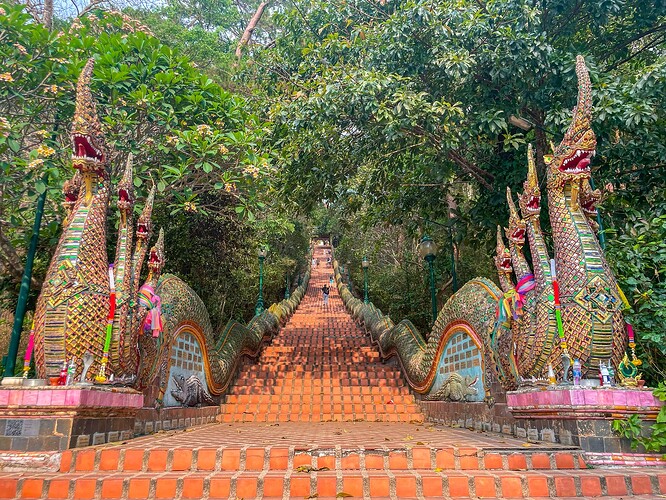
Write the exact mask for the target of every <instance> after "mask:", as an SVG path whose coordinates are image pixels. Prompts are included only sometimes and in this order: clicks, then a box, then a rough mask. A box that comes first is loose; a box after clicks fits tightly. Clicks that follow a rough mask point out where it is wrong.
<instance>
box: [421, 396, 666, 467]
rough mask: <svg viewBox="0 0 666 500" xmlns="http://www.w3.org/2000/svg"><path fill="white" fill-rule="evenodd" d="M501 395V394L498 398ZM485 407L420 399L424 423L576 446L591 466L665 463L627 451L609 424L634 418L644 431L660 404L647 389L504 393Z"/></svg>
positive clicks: (641, 452)
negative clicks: (496, 401)
mask: <svg viewBox="0 0 666 500" xmlns="http://www.w3.org/2000/svg"><path fill="white" fill-rule="evenodd" d="M502 396H504V395H502ZM498 399H499V401H500V402H498V403H496V404H495V405H494V406H492V407H488V405H486V404H485V403H462V402H460V403H455V402H444V401H420V402H419V404H420V405H421V407H422V409H423V411H424V412H425V414H426V415H427V417H428V420H431V421H435V422H438V423H442V424H445V425H451V426H456V427H466V428H470V429H475V430H477V431H487V432H495V433H503V434H507V435H511V436H515V437H518V438H522V439H526V440H527V441H531V442H537V441H542V442H549V443H557V444H562V445H567V446H578V447H580V448H582V449H583V451H584V452H585V457H586V462H587V463H589V464H592V465H636V466H646V465H657V466H664V465H666V460H664V459H663V456H662V455H660V454H652V453H645V450H641V449H640V448H639V449H637V450H636V449H632V448H631V443H630V442H629V440H628V439H625V438H622V437H620V436H619V435H618V434H616V433H615V432H614V431H613V429H612V423H613V420H617V419H622V418H626V417H628V416H629V415H634V414H637V415H639V416H640V417H641V419H642V420H643V421H644V422H645V427H649V425H651V423H652V422H653V421H654V420H655V419H656V416H657V414H658V413H659V410H660V408H661V406H662V405H663V403H662V402H661V401H659V400H658V399H657V398H655V397H654V396H653V395H652V392H651V391H650V390H649V389H624V388H618V387H611V388H603V387H599V388H576V389H574V388H573V386H566V387H562V386H556V387H554V388H544V389H528V390H520V391H512V392H508V393H506V402H504V397H501V398H498Z"/></svg>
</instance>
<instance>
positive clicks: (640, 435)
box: [612, 382, 666, 456]
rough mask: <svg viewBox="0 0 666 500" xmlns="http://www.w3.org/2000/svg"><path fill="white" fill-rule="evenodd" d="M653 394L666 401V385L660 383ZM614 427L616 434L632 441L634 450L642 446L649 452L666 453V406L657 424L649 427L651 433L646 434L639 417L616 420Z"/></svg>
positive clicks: (660, 413)
mask: <svg viewBox="0 0 666 500" xmlns="http://www.w3.org/2000/svg"><path fill="white" fill-rule="evenodd" d="M652 394H654V396H655V397H656V398H657V399H659V400H660V401H666V384H664V382H660V383H659V386H658V387H657V388H656V389H654V390H653V391H652ZM612 426H613V430H614V431H615V432H617V433H618V434H620V435H621V436H623V437H625V438H627V439H629V440H630V441H631V447H632V448H633V449H636V448H638V447H639V446H642V447H643V448H644V449H645V451H647V452H662V453H664V452H666V405H663V406H662V407H661V408H660V410H659V413H658V414H657V419H656V422H655V423H654V424H652V425H651V426H650V427H649V432H646V429H645V425H644V424H643V423H642V421H641V419H640V417H639V416H638V415H631V416H630V417H628V418H626V419H625V420H614V421H613V424H612ZM645 434H647V435H645ZM665 456H666V455H665Z"/></svg>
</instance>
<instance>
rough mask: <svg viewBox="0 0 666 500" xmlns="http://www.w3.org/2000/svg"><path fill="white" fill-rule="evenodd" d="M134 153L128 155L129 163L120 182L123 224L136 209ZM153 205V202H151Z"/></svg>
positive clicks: (120, 204)
mask: <svg viewBox="0 0 666 500" xmlns="http://www.w3.org/2000/svg"><path fill="white" fill-rule="evenodd" d="M132 159H133V157H132V153H130V154H129V156H128V157H127V165H126V166H125V173H124V174H123V178H122V179H121V180H120V182H119V183H118V210H119V211H120V219H121V224H123V225H124V224H125V222H126V221H127V217H128V216H129V215H131V213H132V210H133V209H134V200H135V198H134V182H133V179H132V177H133V175H132V174H133V172H132V170H133V168H132V167H133V164H132ZM151 205H152V204H151Z"/></svg>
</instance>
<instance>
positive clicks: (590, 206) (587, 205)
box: [579, 179, 601, 231]
mask: <svg viewBox="0 0 666 500" xmlns="http://www.w3.org/2000/svg"><path fill="white" fill-rule="evenodd" d="M579 196H580V208H582V209H583V213H584V214H585V216H586V217H587V221H588V222H589V223H590V225H591V226H592V229H594V230H595V231H597V230H598V229H599V227H598V224H597V214H598V212H597V203H599V200H600V199H601V191H600V190H598V189H592V186H591V185H590V181H589V180H588V179H583V182H582V184H581V189H580V195H579Z"/></svg>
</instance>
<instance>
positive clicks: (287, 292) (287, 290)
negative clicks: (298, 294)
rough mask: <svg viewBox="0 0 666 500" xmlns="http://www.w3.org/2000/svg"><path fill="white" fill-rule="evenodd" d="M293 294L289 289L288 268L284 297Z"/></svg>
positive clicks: (286, 297)
mask: <svg viewBox="0 0 666 500" xmlns="http://www.w3.org/2000/svg"><path fill="white" fill-rule="evenodd" d="M290 296H291V292H290V291H289V269H287V283H286V286H285V288H284V298H285V299H288V298H289V297H290Z"/></svg>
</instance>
